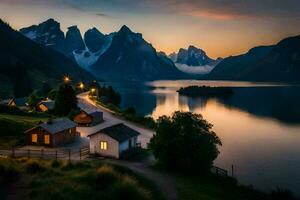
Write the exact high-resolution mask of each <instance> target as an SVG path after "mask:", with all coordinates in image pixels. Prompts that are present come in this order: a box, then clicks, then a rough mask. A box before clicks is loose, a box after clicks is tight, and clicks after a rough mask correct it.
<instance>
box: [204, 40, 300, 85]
mask: <svg viewBox="0 0 300 200" xmlns="http://www.w3.org/2000/svg"><path fill="white" fill-rule="evenodd" d="M206 78H207V79H214V80H245V81H274V82H277V81H279V82H280V81H282V82H299V81H300V35H299V36H295V37H289V38H286V39H283V40H282V41H280V42H279V43H278V44H276V45H274V46H260V47H255V48H253V49H251V50H249V52H247V53H246V54H243V55H239V56H231V57H228V58H225V59H224V60H223V61H222V62H221V63H219V64H218V65H217V66H216V67H215V68H214V69H213V70H212V71H211V73H210V74H209V75H208V76H206Z"/></svg>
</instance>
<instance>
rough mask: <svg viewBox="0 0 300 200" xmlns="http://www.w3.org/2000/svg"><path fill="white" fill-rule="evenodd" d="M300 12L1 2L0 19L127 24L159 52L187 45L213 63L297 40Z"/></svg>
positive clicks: (54, 0)
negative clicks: (200, 52)
mask: <svg viewBox="0 0 300 200" xmlns="http://www.w3.org/2000/svg"><path fill="white" fill-rule="evenodd" d="M299 10H300V1H299V0H0V17H1V18H2V19H3V20H5V21H7V22H8V23H10V24H11V26H12V27H13V28H15V29H19V28H22V27H26V26H29V25H32V24H38V23H40V22H42V21H45V20H46V19H48V18H54V19H55V20H57V21H59V22H60V23H61V27H62V29H63V30H64V31H66V28H67V27H68V26H71V25H78V27H79V28H80V29H81V32H82V33H83V32H84V31H85V30H87V29H89V28H92V27H97V28H98V29H99V30H100V31H101V32H103V33H110V32H113V31H117V30H119V29H120V27H121V26H122V25H123V24H126V25H127V26H129V27H130V28H131V29H132V30H133V31H134V32H140V33H142V34H143V36H144V38H145V39H146V40H147V41H149V42H150V43H152V44H153V46H154V47H155V48H156V49H157V50H159V51H165V52H166V53H171V52H173V51H178V49H179V48H181V47H187V46H188V45H190V44H192V45H195V46H197V47H199V48H202V49H204V50H205V51H206V52H207V53H208V55H209V56H211V57H214V58H216V57H225V56H229V55H236V54H240V53H243V52H246V51H247V50H248V49H249V48H251V47H254V46H257V45H267V44H273V43H276V42H278V41H279V40H280V39H282V38H284V37H287V36H292V35H299V34H300V12H299Z"/></svg>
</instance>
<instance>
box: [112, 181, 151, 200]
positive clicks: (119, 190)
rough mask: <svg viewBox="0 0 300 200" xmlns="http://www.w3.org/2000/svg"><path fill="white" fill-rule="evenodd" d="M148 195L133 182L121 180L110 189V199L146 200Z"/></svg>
mask: <svg viewBox="0 0 300 200" xmlns="http://www.w3.org/2000/svg"><path fill="white" fill-rule="evenodd" d="M148 195H149V194H147V193H146V192H145V191H143V190H142V189H140V188H139V186H138V185H137V184H136V183H135V182H134V183H132V182H129V181H128V180H127V181H123V182H121V183H118V184H115V185H114V187H113V189H112V194H111V200H120V199H130V200H147V199H149V198H148Z"/></svg>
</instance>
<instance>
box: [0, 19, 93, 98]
mask: <svg viewBox="0 0 300 200" xmlns="http://www.w3.org/2000/svg"><path fill="white" fill-rule="evenodd" d="M0 44H1V45H0V97H1V98H6V97H10V96H15V97H21V96H24V95H28V93H30V92H31V91H32V90H34V89H39V88H41V87H42V85H43V83H45V82H47V83H49V84H50V85H52V86H56V85H57V83H59V82H61V80H62V77H63V76H64V75H65V74H68V75H70V77H71V78H72V80H73V81H74V82H77V81H88V80H91V79H93V76H92V75H90V73H88V72H86V71H85V70H83V69H82V68H80V67H79V66H78V65H77V64H76V63H74V62H73V61H72V60H70V59H68V58H67V57H65V56H64V55H62V54H61V53H59V52H57V51H54V50H52V49H51V48H48V47H44V46H42V45H40V44H37V43H35V42H33V41H31V40H30V39H28V38H26V37H25V36H23V35H22V34H20V33H19V32H17V31H15V30H13V29H12V28H11V27H10V26H9V25H7V24H6V23H4V22H3V21H2V20H0Z"/></svg>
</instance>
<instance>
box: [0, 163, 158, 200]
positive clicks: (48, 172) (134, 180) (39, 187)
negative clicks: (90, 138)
mask: <svg viewBox="0 0 300 200" xmlns="http://www.w3.org/2000/svg"><path fill="white" fill-rule="evenodd" d="M2 166H5V167H4V168H5V169H13V170H3V171H4V172H2V173H3V174H4V177H5V174H11V171H16V172H17V174H18V175H17V176H16V178H15V179H12V178H13V177H12V176H7V177H6V178H4V180H2V182H1V177H0V186H1V184H2V187H0V199H5V198H6V192H5V191H7V190H9V188H11V187H9V185H10V184H11V185H14V183H15V182H19V183H20V182H21V187H20V188H17V190H19V191H15V192H16V193H17V195H18V199H24V200H27V199H30V200H48V199H49V200H50V199H51V200H52V199H64V200H68V199H70V200H76V199H91V200H92V199H101V200H115V199H130V200H152V199H153V200H154V199H155V200H156V199H157V200H162V196H161V194H160V193H159V192H158V190H157V188H155V187H154V186H153V185H152V183H151V182H149V181H147V180H145V179H143V178H141V177H139V176H137V175H136V174H134V173H133V172H131V171H129V170H128V169H125V168H120V167H114V166H110V165H104V164H102V163H101V162H100V161H85V162H80V163H77V164H70V163H68V162H67V161H64V162H62V161H61V162H56V161H45V160H44V161H42V160H32V159H29V160H28V159H19V160H11V159H0V171H1V168H2V169H3V167H2ZM5 185H6V186H8V187H7V188H6V189H3V186H5ZM1 189H2V191H1ZM14 190H16V189H14ZM1 195H2V197H1Z"/></svg>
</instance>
